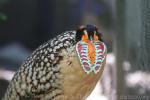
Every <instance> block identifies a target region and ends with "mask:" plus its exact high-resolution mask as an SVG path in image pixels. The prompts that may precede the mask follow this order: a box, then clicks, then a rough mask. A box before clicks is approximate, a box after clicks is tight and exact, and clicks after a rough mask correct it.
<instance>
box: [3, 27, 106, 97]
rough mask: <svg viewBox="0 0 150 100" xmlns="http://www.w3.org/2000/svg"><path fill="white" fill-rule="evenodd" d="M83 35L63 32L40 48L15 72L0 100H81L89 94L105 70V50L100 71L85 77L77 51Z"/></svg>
mask: <svg viewBox="0 0 150 100" xmlns="http://www.w3.org/2000/svg"><path fill="white" fill-rule="evenodd" d="M80 30H82V29H80ZM82 34H83V33H79V31H78V30H77V31H66V32H64V33H62V34H60V35H58V36H57V37H55V38H53V39H51V40H49V41H47V42H46V43H44V44H43V45H41V46H39V47H38V48H37V49H36V50H35V51H34V52H33V53H32V54H31V56H29V57H28V58H27V59H26V60H25V61H24V63H23V64H22V66H21V67H20V68H19V70H18V71H17V72H16V74H15V75H14V77H13V79H12V81H11V83H10V85H9V87H8V89H7V92H6V94H5V96H4V98H3V100H26V99H27V100H82V99H84V98H85V97H86V96H87V95H89V94H90V93H91V91H92V89H93V88H94V86H95V85H96V83H97V81H98V80H99V78H100V76H101V74H102V71H103V69H104V65H105V58H106V51H105V52H104V53H103V54H104V58H103V61H102V62H101V65H99V66H100V69H101V71H97V72H96V73H93V72H91V73H89V74H87V73H86V72H85V71H84V69H83V68H82V63H81V62H82V61H81V59H80V58H79V57H78V53H77V52H78V50H76V44H77V43H78V42H80V40H81V36H82ZM79 37H80V38H79Z"/></svg>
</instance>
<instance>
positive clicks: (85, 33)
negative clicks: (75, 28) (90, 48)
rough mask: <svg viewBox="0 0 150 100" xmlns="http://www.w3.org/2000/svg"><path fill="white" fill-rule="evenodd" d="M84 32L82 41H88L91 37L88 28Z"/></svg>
mask: <svg viewBox="0 0 150 100" xmlns="http://www.w3.org/2000/svg"><path fill="white" fill-rule="evenodd" d="M83 32H84V34H83V35H82V41H87V40H88V39H89V37H88V33H87V31H86V30H84V31H83Z"/></svg>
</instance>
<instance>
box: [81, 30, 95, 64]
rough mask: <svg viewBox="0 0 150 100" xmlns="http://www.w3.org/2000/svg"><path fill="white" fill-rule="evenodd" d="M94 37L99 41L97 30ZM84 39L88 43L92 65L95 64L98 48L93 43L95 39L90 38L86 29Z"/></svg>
mask: <svg viewBox="0 0 150 100" xmlns="http://www.w3.org/2000/svg"><path fill="white" fill-rule="evenodd" d="M93 38H94V41H98V36H97V35H96V32H94V36H93ZM82 41H85V42H87V43H88V57H89V60H90V63H91V65H93V64H94V61H95V59H96V49H95V46H94V44H93V41H90V40H89V37H88V33H87V31H86V30H84V34H83V36H82Z"/></svg>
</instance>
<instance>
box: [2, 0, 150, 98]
mask: <svg viewBox="0 0 150 100" xmlns="http://www.w3.org/2000/svg"><path fill="white" fill-rule="evenodd" d="M85 24H95V25H97V27H98V28H99V31H100V32H101V33H103V38H104V40H105V43H106V45H107V48H108V56H107V65H106V67H105V71H104V73H103V78H102V79H101V80H100V82H99V83H98V84H97V86H96V88H95V89H94V91H93V92H92V94H91V95H90V96H89V97H88V98H87V100H131V99H132V100H150V96H149V95H150V85H149V84H150V0H0V99H1V98H2V96H3V95H4V93H5V90H6V88H7V86H8V83H9V82H10V80H11V78H12V77H13V75H14V73H15V71H16V70H17V69H18V68H19V67H20V65H21V63H22V62H23V60H25V59H26V57H27V56H29V55H30V54H31V53H32V51H33V50H34V49H36V48H37V47H38V46H39V45H40V44H42V43H43V42H45V41H47V40H49V39H51V38H53V37H55V36H56V35H58V34H60V33H62V32H64V31H66V30H74V29H76V28H77V27H79V26H80V25H85Z"/></svg>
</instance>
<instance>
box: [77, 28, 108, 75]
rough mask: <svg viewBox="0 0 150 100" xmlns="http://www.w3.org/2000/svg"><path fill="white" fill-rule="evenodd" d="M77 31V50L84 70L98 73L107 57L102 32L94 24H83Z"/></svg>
mask: <svg viewBox="0 0 150 100" xmlns="http://www.w3.org/2000/svg"><path fill="white" fill-rule="evenodd" d="M76 32H77V33H76V41H77V44H76V51H77V54H78V58H79V60H80V63H81V65H82V67H83V69H84V71H85V72H86V73H90V72H92V71H94V72H95V73H97V72H98V71H99V70H100V68H101V66H102V63H103V60H104V59H105V57H106V46H105V44H104V42H103V40H102V34H101V33H99V32H98V29H97V27H96V26H94V25H86V26H81V27H79V29H77V31H76Z"/></svg>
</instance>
